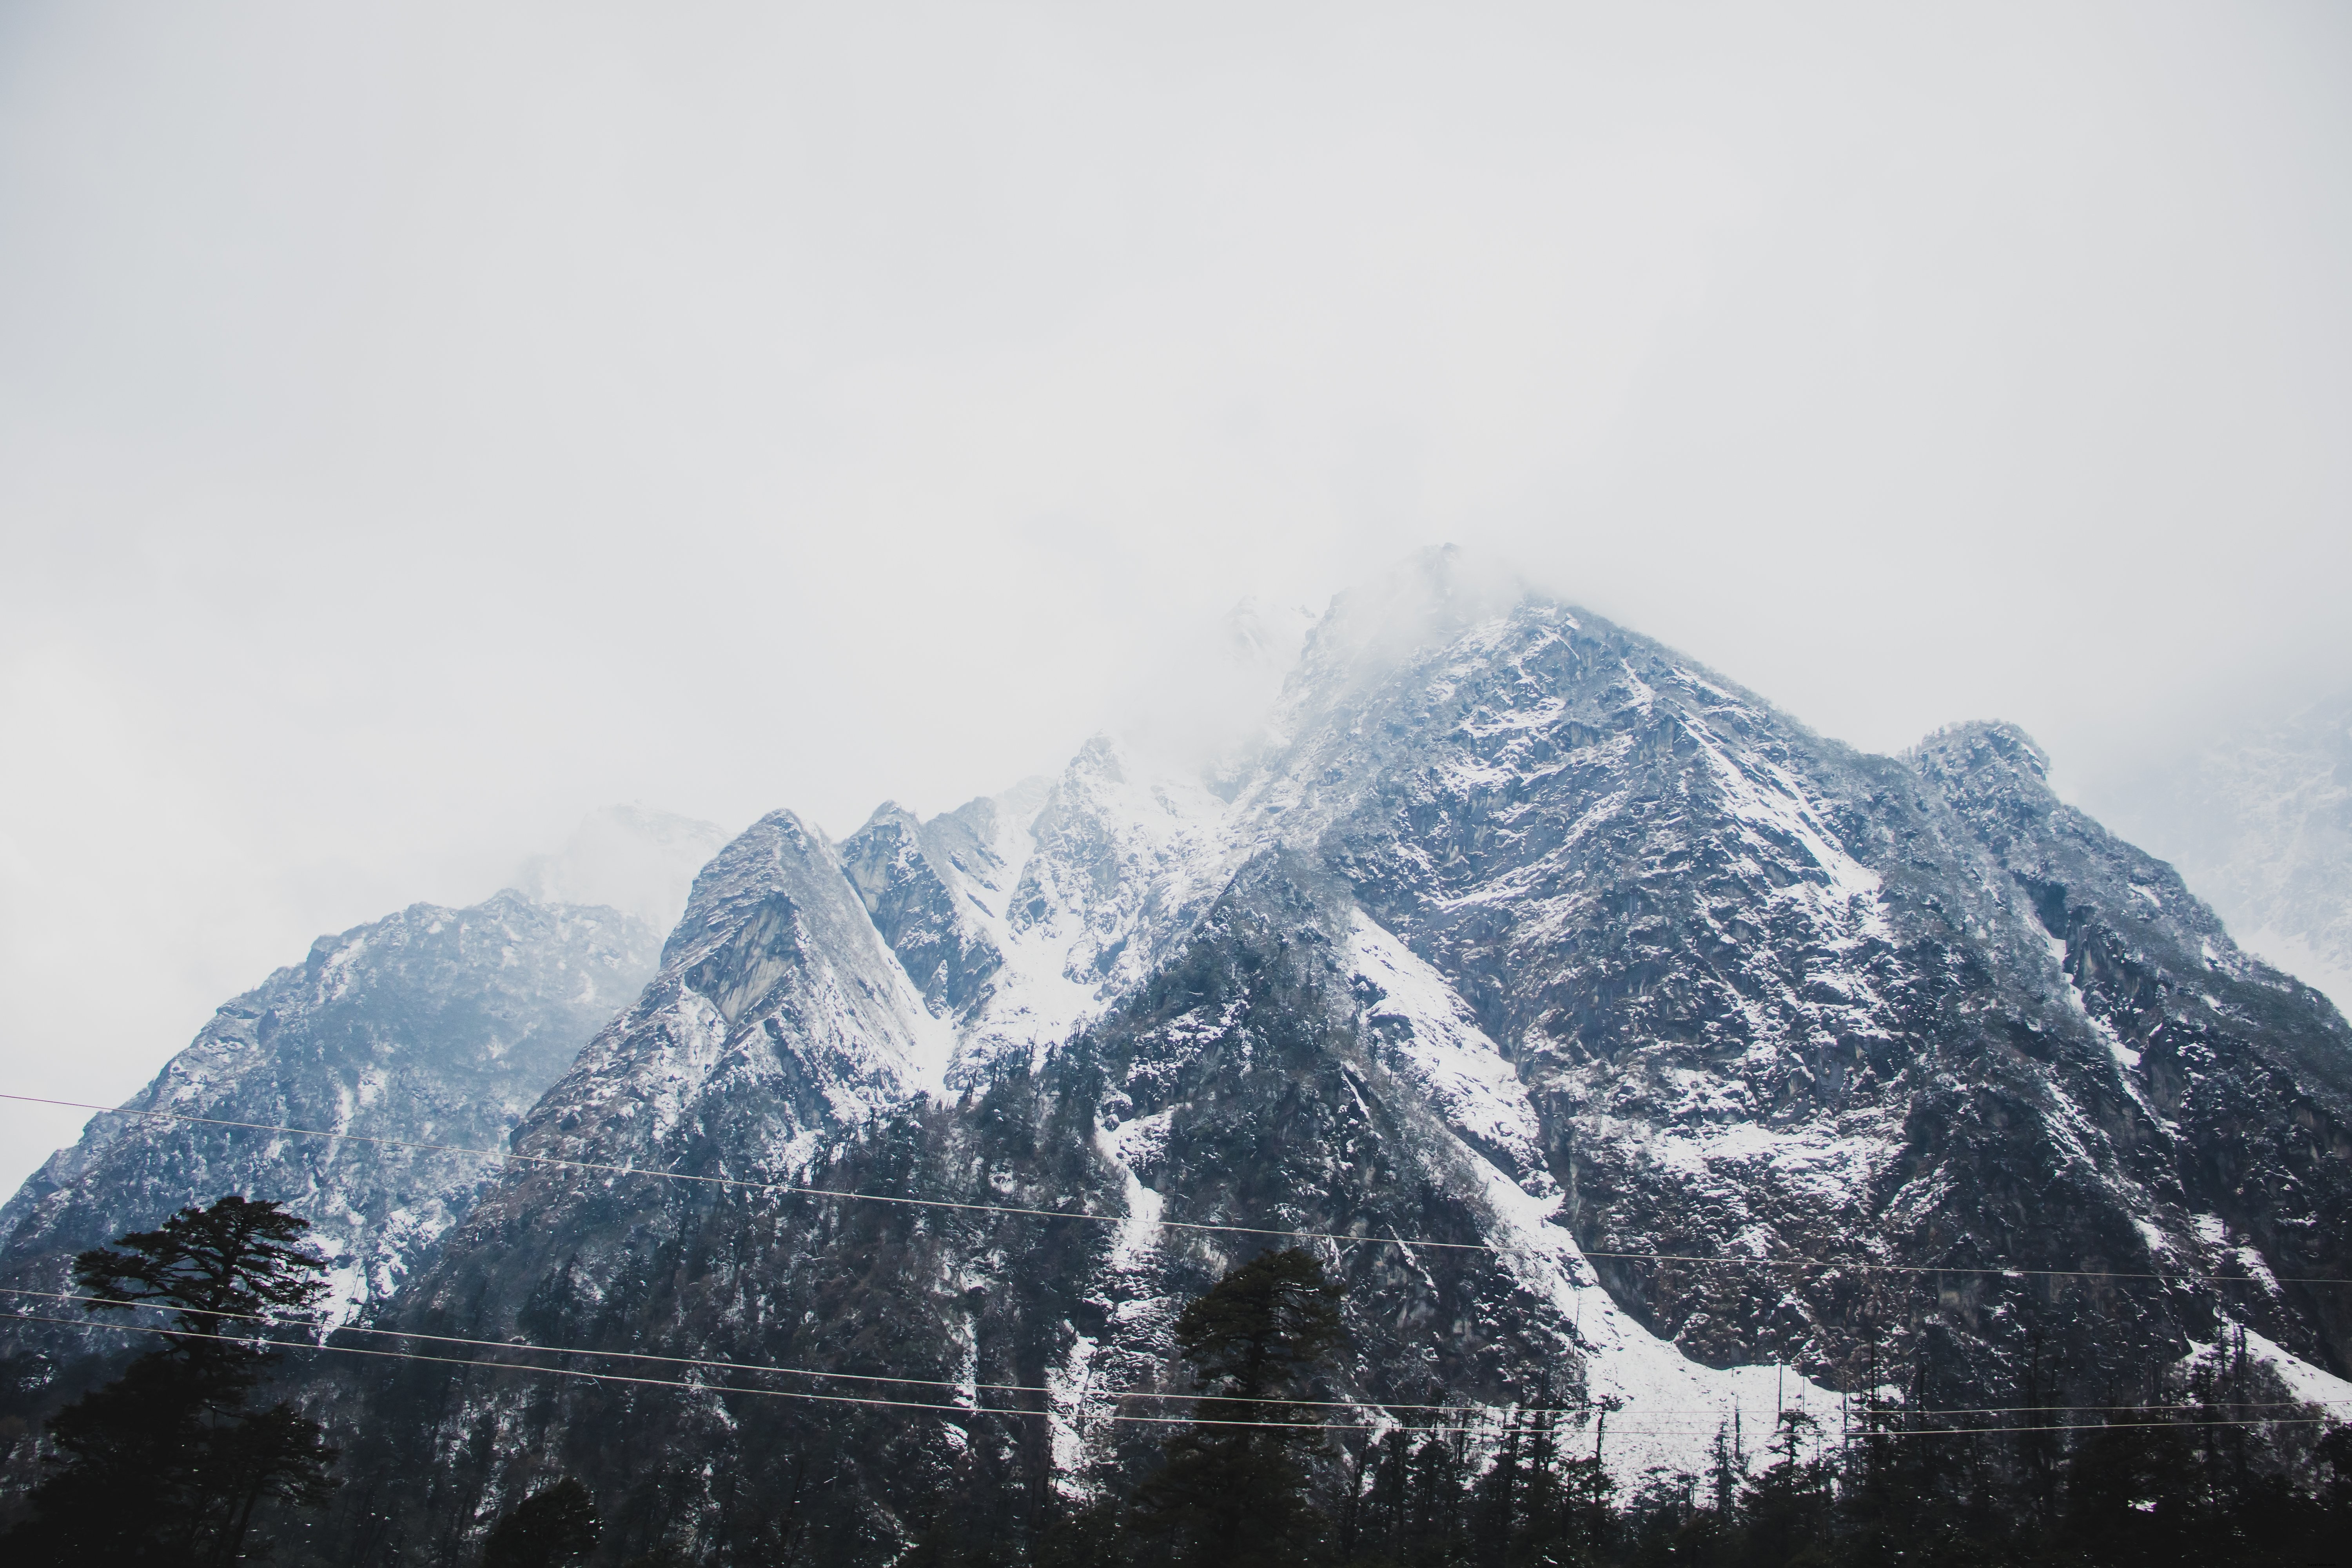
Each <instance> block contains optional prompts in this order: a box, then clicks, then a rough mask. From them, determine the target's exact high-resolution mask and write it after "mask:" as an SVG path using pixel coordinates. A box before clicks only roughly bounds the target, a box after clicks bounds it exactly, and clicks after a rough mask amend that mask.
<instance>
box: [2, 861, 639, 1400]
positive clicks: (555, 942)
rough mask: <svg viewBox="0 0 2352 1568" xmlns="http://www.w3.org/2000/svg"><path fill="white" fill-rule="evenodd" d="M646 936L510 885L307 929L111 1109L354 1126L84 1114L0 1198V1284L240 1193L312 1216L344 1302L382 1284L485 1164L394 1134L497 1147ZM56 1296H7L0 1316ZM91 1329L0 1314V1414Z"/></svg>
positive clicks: (622, 919)
mask: <svg viewBox="0 0 2352 1568" xmlns="http://www.w3.org/2000/svg"><path fill="white" fill-rule="evenodd" d="M655 958H656V937H655V935H654V933H653V932H652V931H648V930H647V929H646V927H645V926H644V925H643V924H642V923H640V922H639V921H635V920H634V919H632V918H631V917H630V916H628V915H625V914H623V913H621V912H620V911H619V910H610V909H595V908H579V907H573V906H567V905H544V904H538V903H534V902H532V901H530V900H527V899H524V898H522V897H521V896H520V895H519V894H517V893H514V892H512V891H509V892H503V893H500V894H499V895H498V896H497V897H495V898H493V899H490V900H488V901H486V902H484V903H480V904H477V905H475V906H473V907H472V908H470V909H462V910H452V909H442V908H439V907H437V906H436V905H432V904H416V905H412V906H411V907H410V908H408V909H405V910H401V911H400V912H399V913H397V914H394V915H390V916H387V917H386V918H385V919H383V920H381V921H375V922H374V923H373V924H371V925H363V926H357V927H354V928H353V929H352V930H350V931H344V932H342V933H341V934H340V935H335V936H322V937H320V939H319V940H318V942H315V943H314V944H312V946H311V949H310V953H309V955H308V956H307V957H306V958H305V959H304V960H303V961H302V962H301V963H299V964H294V965H290V966H289V967H287V968H284V969H281V970H279V971H278V972H277V973H274V974H272V975H271V976H270V977H269V978H268V980H266V981H264V982H262V984H259V985H257V986H256V987H255V988H254V989H252V990H251V991H248V992H247V993H245V994H243V995H241V996H237V997H235V998H232V999H231V1000H229V1001H227V1002H225V1003H223V1004H222V1005H221V1007H220V1010H219V1011H218V1012H217V1013H216V1014H215V1016H214V1017H213V1019H212V1021H211V1022H210V1023H208V1024H206V1025H205V1026H204V1028H203V1029H202V1030H201V1031H199V1032H198V1034H197V1036H196V1037H195V1040H194V1043H193V1044H191V1045H190V1046H189V1047H187V1048H186V1049H184V1050H183V1051H181V1052H180V1053H179V1054H178V1055H177V1056H175V1057H173V1058H172V1059H171V1061H170V1062H169V1063H168V1064H166V1066H165V1067H164V1068H163V1071H162V1072H160V1073H159V1074H157V1075H156V1077H155V1079H153V1081H152V1082H151V1083H149V1084H148V1086H147V1087H146V1088H145V1089H142V1090H141V1091H140V1092H139V1093H138V1094H137V1095H135V1096H133V1097H132V1098H131V1100H129V1101H128V1102H126V1104H125V1107H124V1109H125V1110H169V1111H173V1112H176V1113H178V1114H179V1115H182V1116H191V1117H204V1118H208V1119H211V1120H213V1121H218V1122H247V1123H259V1124H262V1125H265V1126H268V1125H276V1126H288V1127H299V1128H308V1129H319V1130H324V1131H335V1132H340V1133H346V1134H349V1135H351V1136H350V1138H349V1139H332V1140H331V1139H322V1138H299V1137H281V1136H278V1135H276V1134H272V1133H268V1132H258V1133H257V1132H254V1131H247V1130H245V1129H240V1128H236V1127H231V1126H217V1125H204V1124H200V1123H195V1122H189V1121H163V1120H154V1119H140V1118H136V1117H129V1116H121V1115H100V1116H98V1117H94V1118H93V1119H92V1120H91V1121H90V1123H89V1129H88V1131H85V1132H84V1133H83V1135H82V1137H81V1139H80V1141H79V1142H77V1143H75V1144H74V1145H73V1146H72V1147H70V1148H68V1149H63V1150H60V1151H58V1153H56V1154H55V1155H53V1156H52V1157H51V1158H50V1159H49V1161H48V1163H46V1164H45V1165H43V1166H42V1167H41V1169H40V1170H39V1171H38V1172H37V1173H35V1174H34V1175H33V1177H32V1178H31V1179H30V1180H29V1181H27V1182H26V1184H25V1185H24V1186H23V1187H22V1188H21V1189H20V1190H19V1191H18V1192H17V1194H16V1196H15V1197H14V1198H13V1199H12V1200H11V1201H10V1202H9V1203H8V1205H7V1206H6V1207H5V1209H0V1285H5V1286H8V1287H11V1288H13V1289H16V1290H36V1291H56V1290H60V1289H71V1286H70V1285H69V1284H68V1283H67V1280H68V1266H69V1265H70V1263H71V1261H72V1258H73V1255H74V1254H75V1253H76V1252H78V1251H79V1250H81V1249H82V1248H84V1247H94V1246H97V1245H98V1244H100V1243H101V1242H104V1241H108V1240H110V1239H112V1238H113V1237H117V1236H120V1235H121V1234H122V1233H123V1232H125V1231H127V1230H133V1229H146V1228H149V1227H152V1226H154V1225H156V1224H158V1223H160V1222H161V1221H162V1220H163V1219H164V1218H166V1217H168V1216H169V1215H171V1214H172V1213H173V1211H174V1210H176V1209H178V1208H179V1207H181V1206H182V1205H187V1204H194V1203H209V1202H211V1201H212V1200H213V1199H214V1198H216V1197H218V1196H219V1195H220V1194H223V1193H229V1192H236V1193H244V1194H247V1195H249V1196H253V1197H268V1198H276V1199H279V1200H281V1201H283V1202H285V1203H288V1204H289V1205H292V1206H293V1207H294V1208H295V1210H296V1211H297V1212H298V1213H299V1214H301V1215H304V1216H305V1217H307V1218H308V1219H310V1221H311V1223H312V1225H313V1226H314V1227H315V1228H314V1230H313V1232H312V1238H313V1240H315V1241H316V1242H317V1243H318V1244H319V1246H320V1249H321V1250H322V1251H323V1252H324V1254H325V1255H326V1256H327V1257H328V1258H329V1259H330V1260H331V1263H332V1266H333V1275H332V1279H331V1283H332V1289H333V1295H332V1297H331V1299H330V1303H329V1306H330V1310H331V1311H332V1312H333V1313H334V1314H335V1315H336V1316H337V1317H339V1318H348V1317H350V1316H352V1315H354V1314H357V1313H359V1312H361V1311H362V1310H366V1309H367V1308H368V1307H370V1306H371V1305H373V1304H375V1303H379V1302H381V1301H383V1300H385V1299H386V1298H388V1297H390V1296H391V1295H392V1294H393V1292H394V1291H395V1290H396V1289H398V1288H399V1287H400V1284H401V1282H402V1281H403V1280H404V1279H406V1278H407V1277H408V1275H409V1273H410V1271H411V1270H412V1269H413V1268H415V1266H416V1264H417V1262H418V1260H419V1258H421V1257H422V1256H423V1255H424V1254H425V1252H426V1251H427V1250H428V1249H429V1248H430V1247H432V1245H433V1243H434V1242H435V1241H436V1239H438V1237H440V1235H441V1233H442V1232H443V1231H444V1230H446V1229H447V1228H448V1226H450V1224H451V1223H452V1222H453V1221H455V1220H456V1218H457V1216H458V1215H461V1214H463V1213H464V1212H465V1210H466V1207H467V1205H468V1204H470V1203H471V1202H472V1201H473V1199H474V1197H475V1195H476V1194H478V1192H480V1191H481V1190H482V1188H483V1187H484V1186H485V1185H486V1184H488V1183H489V1182H490V1181H491V1180H492V1179H493V1178H494V1176H495V1175H496V1172H495V1170H494V1169H493V1168H492V1166H491V1164H490V1163H488V1162H485V1161H484V1160H482V1159H480V1158H478V1157H477V1156H474V1155H469V1154H458V1153H451V1152H436V1151H434V1150H429V1149H419V1148H409V1147H400V1146H398V1144H417V1143H439V1144H447V1145H452V1146H455V1147H457V1148H468V1149H485V1148H487V1149H496V1148H498V1147H499V1146H500V1145H501V1144H502V1143H503V1142H504V1141H505V1139H506V1137H507V1135H508V1133H509V1131H511V1130H512V1128H513V1127H514V1126H515V1124H516V1123H517V1121H520V1119H521V1117H522V1115H523V1113H524V1112H526V1111H528V1110H530V1107H531V1106H532V1105H533V1104H534V1103H535V1102H536V1101H537V1100H539V1098H540V1097H541V1094H542V1093H544V1092H545V1090H546V1089H547V1087H548V1085H550V1084H551V1083H552V1082H554V1081H555V1079H557V1078H558V1077H559V1076H560V1075H561V1074H562V1072H563V1070H564V1069H565V1068H567V1067H569V1066H570V1065H571V1063H572V1058H574V1057H575V1056H577V1055H578V1053H579V1051H580V1048H581V1047H582V1046H583V1045H584V1044H585V1043H586V1042H587V1041H588V1039H589V1038H590V1037H592V1036H593V1035H594V1034H595V1032H596V1031H597V1030H598V1029H599V1028H600V1027H602V1026H603V1025H604V1023H605V1021H606V1020H608V1019H610V1018H611V1017H612V1016H613V1015H614V1012H615V1011H617V1010H618V1009H619V1008H620V1007H622V1006H623V1005H625V1004H626V1003H627V1002H628V1001H630V1000H632V999H633V998H634V997H635V995H636V994H637V993H638V992H639V990H640V989H642V987H643V986H644V984H645V983H646V979H647V978H648V977H649V976H650V974H651V973H652V972H653V969H654V966H655ZM370 1139H388V1140H394V1141H396V1142H395V1143H394V1144H384V1143H375V1142H366V1140H370ZM58 1310H59V1309H58V1305H57V1304H56V1303H54V1302H46V1303H45V1302H43V1301H42V1300H40V1299H39V1298H37V1297H26V1296H11V1297H0V1312H12V1313H29V1314H32V1315H35V1316H47V1315H55V1314H56V1313H57V1312H58ZM68 1315H70V1314H68ZM93 1344H98V1345H105V1346H107V1347H108V1348H114V1347H113V1346H112V1344H111V1336H101V1337H100V1338H99V1339H97V1340H95V1341H94V1340H93V1339H92V1337H91V1336H90V1335H89V1334H88V1333H86V1332H83V1331H77V1330H73V1329H68V1328H62V1327H57V1326H53V1325H37V1324H29V1323H22V1322H19V1323H13V1324H12V1323H8V1322H6V1321H5V1319H0V1379H5V1383H0V1398H5V1401H6V1405H5V1406H0V1414H16V1412H17V1411H19V1410H26V1409H37V1408H38V1407H40V1406H41V1405H44V1404H45V1403H47V1400H48V1398H49V1396H50V1394H51V1392H52V1387H53V1384H55V1382H56V1380H57V1378H58V1376H59V1374H60V1372H61V1370H63V1371H65V1372H67V1373H68V1374H71V1373H72V1369H73V1368H75V1367H76V1366H77V1365H79V1363H82V1362H83V1361H85V1360H86V1359H87V1358H88V1356H89V1353H90V1350H91V1347H92V1346H93ZM69 1380H70V1376H69Z"/></svg>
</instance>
